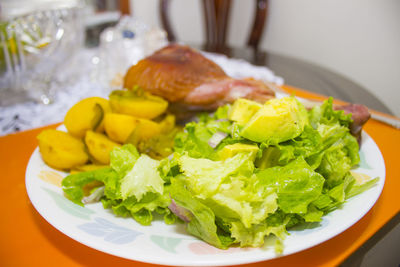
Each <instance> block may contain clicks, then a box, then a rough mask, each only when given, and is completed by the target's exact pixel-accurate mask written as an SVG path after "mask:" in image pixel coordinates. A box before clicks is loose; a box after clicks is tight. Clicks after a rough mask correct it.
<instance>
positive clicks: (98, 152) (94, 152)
mask: <svg viewBox="0 0 400 267" xmlns="http://www.w3.org/2000/svg"><path fill="white" fill-rule="evenodd" d="M85 144H86V147H87V149H88V151H89V154H90V155H91V156H92V157H93V159H94V160H95V161H97V162H99V163H100V164H105V165H108V164H110V152H111V150H113V149H114V148H115V147H120V145H119V144H118V143H115V142H113V141H111V140H110V139H109V138H108V137H107V136H105V135H104V134H101V133H95V132H93V131H87V132H86V135H85Z"/></svg>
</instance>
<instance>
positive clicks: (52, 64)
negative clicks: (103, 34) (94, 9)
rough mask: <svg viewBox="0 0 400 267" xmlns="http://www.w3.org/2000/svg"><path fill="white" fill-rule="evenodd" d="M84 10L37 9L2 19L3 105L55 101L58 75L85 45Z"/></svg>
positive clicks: (0, 77)
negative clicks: (54, 83) (5, 19)
mask: <svg viewBox="0 0 400 267" xmlns="http://www.w3.org/2000/svg"><path fill="white" fill-rule="evenodd" d="M82 9H83V6H79V5H78V6H74V7H68V8H56V9H50V10H37V11H34V12H31V13H28V14H25V15H22V16H17V17H15V18H12V19H9V20H7V21H3V22H0V105H2V106H6V105H10V104H14V103H17V102H22V101H27V100H34V101H39V102H42V103H44V104H49V103H50V102H51V101H52V97H53V95H54V90H56V88H54V86H52V80H53V77H54V74H55V73H57V72H61V71H63V68H62V67H63V64H64V63H65V62H67V61H68V59H70V58H71V57H72V55H73V54H74V53H75V52H76V50H78V49H80V48H81V47H82V45H83V39H84V26H83V23H82Z"/></svg>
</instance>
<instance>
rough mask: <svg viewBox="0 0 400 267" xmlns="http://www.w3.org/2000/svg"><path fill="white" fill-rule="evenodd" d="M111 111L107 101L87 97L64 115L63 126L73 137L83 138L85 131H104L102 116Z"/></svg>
mask: <svg viewBox="0 0 400 267" xmlns="http://www.w3.org/2000/svg"><path fill="white" fill-rule="evenodd" d="M110 111H111V107H110V104H109V102H108V100H107V99H104V98H101V97H89V98H85V99H83V100H81V101H79V102H78V103H76V104H75V105H74V106H72V108H70V109H69V110H68V112H67V114H66V115H65V118H64V125H65V127H66V128H67V130H68V132H69V133H70V134H72V135H73V136H76V137H79V138H83V137H84V136H85V134H86V131H88V130H92V131H96V132H103V131H104V120H103V118H104V115H105V114H107V113H109V112H110Z"/></svg>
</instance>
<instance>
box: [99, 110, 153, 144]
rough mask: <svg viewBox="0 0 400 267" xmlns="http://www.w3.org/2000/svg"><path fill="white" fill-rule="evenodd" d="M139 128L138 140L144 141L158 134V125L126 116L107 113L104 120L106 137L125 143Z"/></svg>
mask: <svg viewBox="0 0 400 267" xmlns="http://www.w3.org/2000/svg"><path fill="white" fill-rule="evenodd" d="M138 126H140V127H141V129H142V130H141V131H140V138H141V139H146V138H150V137H153V136H154V135H157V134H159V133H160V125H159V124H158V123H156V122H154V121H151V120H147V119H140V118H136V117H133V116H130V115H126V114H117V113H108V114H107V115H106V117H105V118H104V128H105V130H106V134H107V135H108V137H109V138H110V139H111V140H113V141H115V142H119V143H125V142H126V140H127V139H128V137H129V136H130V135H131V134H132V132H133V131H135V129H136V128H137V127H138Z"/></svg>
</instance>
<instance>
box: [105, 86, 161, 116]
mask: <svg viewBox="0 0 400 267" xmlns="http://www.w3.org/2000/svg"><path fill="white" fill-rule="evenodd" d="M138 90H139V89H138ZM109 97H110V105H111V109H112V110H113V112H115V113H123V114H127V115H132V116H135V117H138V118H144V119H154V118H156V117H158V116H159V115H161V114H163V113H164V112H165V111H166V110H167V107H168V102H167V101H165V100H164V99H162V98H161V97H158V96H154V95H151V94H149V93H145V92H141V93H138V91H137V90H136V91H127V90H116V91H113V92H112V93H111V94H110V96H109Z"/></svg>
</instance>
